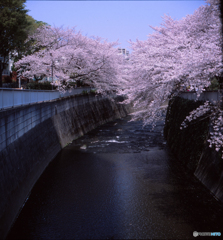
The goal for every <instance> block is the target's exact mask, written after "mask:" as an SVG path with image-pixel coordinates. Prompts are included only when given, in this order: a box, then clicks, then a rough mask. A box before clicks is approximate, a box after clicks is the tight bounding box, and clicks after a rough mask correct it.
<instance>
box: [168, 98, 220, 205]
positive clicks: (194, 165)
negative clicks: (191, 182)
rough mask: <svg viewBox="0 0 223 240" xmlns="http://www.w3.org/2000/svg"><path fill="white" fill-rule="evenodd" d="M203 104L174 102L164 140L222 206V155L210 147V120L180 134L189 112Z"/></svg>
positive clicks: (192, 124)
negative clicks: (208, 139) (208, 141)
mask: <svg viewBox="0 0 223 240" xmlns="http://www.w3.org/2000/svg"><path fill="white" fill-rule="evenodd" d="M202 103H203V102H202V101H197V102H195V101H193V100H186V99H183V98H180V97H176V98H174V99H173V100H171V101H170V103H169V106H168V110H167V115H166V122H165V128H164V136H165V138H166V139H167V143H168V146H169V147H170V149H171V152H172V153H173V154H174V155H175V156H176V157H177V159H178V160H179V161H181V162H182V164H184V165H186V166H187V168H189V169H190V171H191V172H193V173H194V175H195V176H196V177H197V178H198V179H199V180H200V181H201V182H202V183H203V184H204V185H205V186H206V187H207V188H208V189H209V190H210V191H211V192H212V193H213V195H214V196H215V197H216V198H217V199H219V200H220V201H221V202H223V162H222V159H221V156H220V155H219V153H217V152H216V151H215V150H214V149H211V148H209V147H208V143H207V138H208V135H209V119H208V118H206V119H203V120H201V119H198V120H196V121H192V122H191V123H190V124H189V126H188V127H187V128H183V129H182V130H180V125H181V123H182V122H183V120H184V119H185V117H186V116H188V115H189V112H191V111H192V110H194V109H196V108H197V107H198V106H199V105H201V104H202Z"/></svg>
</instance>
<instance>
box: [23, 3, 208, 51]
mask: <svg viewBox="0 0 223 240" xmlns="http://www.w3.org/2000/svg"><path fill="white" fill-rule="evenodd" d="M204 4H205V1H204V0H199V1H165V0H164V1H56V0H55V1H44V0H27V2H26V6H27V7H26V8H27V9H29V10H30V11H29V12H28V14H29V15H31V16H32V17H33V18H34V19H36V20H39V21H44V22H47V23H48V24H50V25H51V26H58V27H60V26H64V27H68V26H69V27H73V26H76V29H77V30H80V31H81V32H82V34H83V35H86V36H89V37H90V36H100V37H102V38H105V39H108V40H109V41H116V40H119V42H120V47H122V48H127V49H129V43H128V40H129V39H131V40H132V41H135V40H136V38H138V39H139V40H146V39H147V35H148V34H149V33H151V32H152V29H151V28H150V27H149V25H151V26H159V25H160V23H161V22H162V18H161V17H162V16H163V15H164V14H168V15H170V16H171V17H173V18H174V19H181V18H182V17H185V16H186V15H187V14H193V12H194V11H195V10H196V9H197V8H198V7H199V6H201V5H204Z"/></svg>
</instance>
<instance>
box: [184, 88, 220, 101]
mask: <svg viewBox="0 0 223 240" xmlns="http://www.w3.org/2000/svg"><path fill="white" fill-rule="evenodd" d="M180 97H182V98H184V99H188V100H194V101H196V100H200V101H209V102H211V103H214V104H215V103H217V102H219V101H221V100H222V92H220V91H205V92H202V93H201V95H200V96H199V97H198V98H197V93H196V92H181V93H180Z"/></svg>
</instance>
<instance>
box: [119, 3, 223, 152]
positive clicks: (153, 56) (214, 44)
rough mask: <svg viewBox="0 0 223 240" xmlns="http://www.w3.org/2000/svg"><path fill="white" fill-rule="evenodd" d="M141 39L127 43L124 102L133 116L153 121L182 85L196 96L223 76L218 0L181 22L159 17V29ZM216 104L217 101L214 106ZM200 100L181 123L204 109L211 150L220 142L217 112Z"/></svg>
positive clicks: (149, 121)
mask: <svg viewBox="0 0 223 240" xmlns="http://www.w3.org/2000/svg"><path fill="white" fill-rule="evenodd" d="M151 28H152V29H153V30H154V32H153V33H152V34H150V35H149V36H148V39H147V40H146V41H139V40H137V41H136V42H130V43H131V48H132V50H133V52H132V54H131V59H130V64H131V70H130V72H129V77H128V80H129V87H126V88H125V90H124V91H122V92H121V93H122V94H126V95H127V96H128V99H127V100H126V101H125V102H126V103H132V104H133V106H134V109H135V112H134V113H133V118H132V120H137V119H142V120H143V121H144V124H155V122H156V121H157V120H159V119H161V118H162V117H164V116H165V114H164V113H165V112H166V107H165V105H167V104H166V103H167V101H168V100H169V99H170V98H172V97H173V96H176V95H178V94H179V93H180V89H181V87H182V86H189V85H194V86H196V87H197V90H198V91H197V96H199V95H200V94H201V93H202V91H203V90H204V89H205V87H208V86H209V85H210V84H211V80H212V79H213V77H216V76H221V75H222V49H221V46H222V34H221V20H220V10H219V1H218V0H207V1H206V5H204V6H201V7H199V8H198V9H197V10H196V11H195V12H194V14H192V15H187V16H186V17H185V18H183V19H181V20H174V19H172V18H171V17H170V16H166V15H165V16H164V17H163V23H162V25H161V26H160V27H151ZM219 106H220V105H219ZM219 106H218V105H215V106H212V105H211V104H210V103H205V104H204V105H203V106H201V107H200V108H199V109H196V110H194V111H193V112H192V113H191V114H190V116H188V118H187V119H185V121H184V122H183V123H182V126H186V125H187V123H188V121H191V120H192V119H195V118H198V117H200V116H201V115H203V114H205V113H208V114H209V116H210V117H211V120H212V122H213V129H215V130H214V133H213V134H211V138H210V140H209V142H210V146H212V145H214V146H215V147H216V150H219V149H220V146H222V142H223V137H222V135H221V133H220V132H218V130H219V129H221V130H223V128H222V127H223V122H222V117H221V116H222V110H221V109H220V108H219Z"/></svg>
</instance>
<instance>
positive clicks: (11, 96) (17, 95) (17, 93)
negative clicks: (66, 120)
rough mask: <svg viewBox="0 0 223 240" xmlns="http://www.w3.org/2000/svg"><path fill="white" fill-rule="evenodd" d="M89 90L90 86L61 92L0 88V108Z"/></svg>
mask: <svg viewBox="0 0 223 240" xmlns="http://www.w3.org/2000/svg"><path fill="white" fill-rule="evenodd" d="M90 90H91V88H90V87H85V88H74V89H71V90H69V91H66V92H64V93H63V92H59V91H57V90H54V91H52V90H28V89H15V88H14V89H12V88H11V89H10V88H0V110H2V109H5V108H9V107H16V106H21V105H27V104H31V103H38V102H43V101H50V100H53V99H57V98H61V97H68V96H73V95H77V94H80V93H82V92H83V91H88V92H89V91H90Z"/></svg>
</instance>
